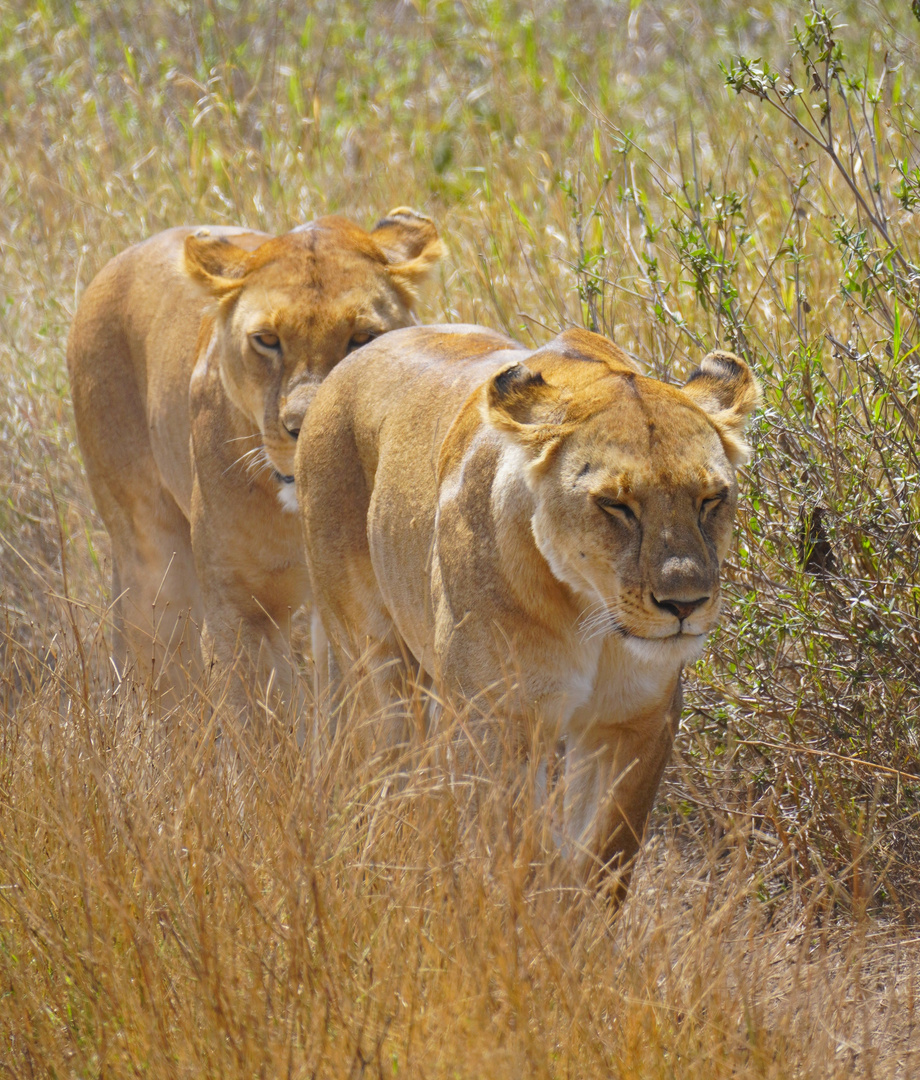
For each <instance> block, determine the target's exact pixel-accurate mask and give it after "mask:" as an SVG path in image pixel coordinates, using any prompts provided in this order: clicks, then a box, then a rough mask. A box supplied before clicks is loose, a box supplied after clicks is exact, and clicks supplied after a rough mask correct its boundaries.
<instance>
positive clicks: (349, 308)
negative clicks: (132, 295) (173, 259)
mask: <svg viewBox="0 0 920 1080" xmlns="http://www.w3.org/2000/svg"><path fill="white" fill-rule="evenodd" d="M441 250H442V246H441V242H440V241H439V240H438V238H437V233H436V232H435V229H434V226H433V225H432V224H431V222H430V221H428V219H427V218H424V217H422V216H421V215H419V214H416V213H415V212H414V211H408V210H397V211H393V212H392V213H391V214H390V215H389V217H387V218H385V219H384V220H383V221H382V222H380V224H379V225H378V226H377V228H376V229H374V230H373V231H372V232H370V233H367V232H365V231H364V230H363V229H360V228H359V227H358V226H356V225H353V224H352V223H351V222H349V221H346V220H344V219H342V218H322V219H320V220H319V221H316V222H313V223H311V224H309V225H305V226H302V227H301V228H299V229H295V230H294V231H293V232H291V233H288V234H286V235H284V236H280V237H276V238H274V239H270V240H267V241H266V242H265V243H264V244H262V245H261V246H260V247H258V248H257V249H256V250H255V251H254V252H251V253H246V252H242V251H241V250H240V249H238V248H236V247H235V246H234V245H233V244H232V243H228V242H227V241H226V240H222V239H219V240H211V239H209V238H204V237H191V238H190V239H189V240H188V241H187V243H186V269H187V271H188V272H189V273H190V274H191V275H192V276H194V277H196V278H197V279H198V280H199V281H201V282H203V283H204V284H205V285H206V286H207V287H209V288H210V289H211V291H212V292H213V293H214V294H215V296H216V297H217V298H218V300H219V303H218V306H217V310H216V315H215V324H214V334H215V344H216V348H217V356H218V359H219V364H220V376H221V381H222V383H223V386H224V389H225V391H226V393H227V396H228V397H229V398H230V400H231V401H232V402H233V404H234V405H235V406H236V407H237V408H238V409H240V410H241V411H242V412H243V413H244V414H245V415H246V416H247V417H248V418H249V419H250V420H251V422H252V423H253V424H254V425H256V426H257V427H258V429H259V431H260V432H261V435H262V440H263V446H264V452H265V456H266V457H267V460H268V461H269V462H270V464H271V466H272V468H273V469H274V470H275V472H276V473H277V474H278V475H279V477H280V478H282V479H284V480H288V479H289V478H290V477H291V475H292V473H293V471H294V451H295V448H296V442H297V436H298V434H299V432H300V427H301V423H302V420H303V417H304V414H305V412H306V410H307V407H308V405H309V404H310V401H311V400H312V398H313V395H314V394H315V392H316V389H317V387H318V385H319V383H320V382H321V381H322V380H323V378H324V377H325V376H326V375H327V374H328V373H329V372H330V371H331V370H332V368H333V367H334V366H335V365H336V364H337V363H338V362H339V361H340V360H342V359H343V358H344V357H345V356H346V355H347V354H348V353H350V352H352V351H353V350H355V349H358V348H360V347H361V346H362V345H365V344H366V343H367V342H368V341H371V340H373V339H374V338H375V337H379V336H380V335H381V334H383V333H386V332H387V331H388V330H394V329H396V328H398V327H402V326H408V325H409V324H410V323H412V322H413V321H414V317H413V313H412V308H413V303H414V301H415V295H416V294H415V286H416V284H417V282H418V281H419V280H420V279H421V278H422V277H424V276H425V275H426V274H427V273H428V271H429V269H430V268H431V267H432V266H433V264H434V262H435V261H436V260H437V258H438V257H439V256H440V254H441Z"/></svg>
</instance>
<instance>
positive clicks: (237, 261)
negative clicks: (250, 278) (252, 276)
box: [182, 230, 249, 296]
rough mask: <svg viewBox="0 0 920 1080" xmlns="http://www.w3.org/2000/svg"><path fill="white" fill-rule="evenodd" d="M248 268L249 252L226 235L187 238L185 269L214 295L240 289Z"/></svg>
mask: <svg viewBox="0 0 920 1080" xmlns="http://www.w3.org/2000/svg"><path fill="white" fill-rule="evenodd" d="M248 265H249V252H248V251H246V250H244V249H243V248H242V247H238V246H237V245H236V244H234V243H233V241H232V240H230V239H228V238H227V237H225V236H211V235H210V234H209V233H208V232H207V231H206V230H203V231H202V232H198V233H195V234H194V235H193V236H188V237H186V239H185V252H184V256H183V260H182V269H183V270H184V271H185V273H186V274H188V276H189V277H190V278H192V279H194V280H195V281H197V282H198V283H199V284H200V285H204V286H205V288H207V289H209V290H210V291H211V292H212V293H213V294H214V295H215V296H226V295H227V294H228V293H231V292H234V291H235V290H237V289H239V287H240V286H241V285H242V283H243V278H245V276H246V269H247V267H248Z"/></svg>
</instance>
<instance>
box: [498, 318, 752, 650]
mask: <svg viewBox="0 0 920 1080" xmlns="http://www.w3.org/2000/svg"><path fill="white" fill-rule="evenodd" d="M564 339H566V340H567V341H568V343H569V344H570V345H572V346H573V348H574V349H575V350H577V351H580V352H582V353H583V355H582V356H581V357H578V356H577V355H573V350H572V349H566V350H565V352H564V355H565V357H566V359H567V360H568V361H569V363H568V364H567V365H566V368H565V375H566V377H565V380H564V381H563V380H562V379H561V378H559V379H558V381H557V383H556V384H554V374H557V373H558V372H557V371H554V368H556V369H558V367H559V365H558V358H559V350H558V346H557V343H558V342H559V341H561V340H564ZM554 347H555V349H556V354H557V355H556V357H554ZM578 358H580V359H584V360H585V361H586V363H585V364H584V366H583V368H582V366H581V365H578V370H579V371H580V372H581V375H580V376H579V378H578V380H577V383H576V384H574V385H573V382H572V365H571V362H570V361H571V360H572V359H578ZM554 360H555V361H556V362H555V363H554ZM758 400H759V388H758V386H757V383H756V381H755V380H754V378H753V376H752V374H751V372H750V370H749V368H748V367H747V365H746V364H745V363H744V362H743V361H741V360H739V359H738V358H737V357H736V356H733V355H731V354H730V353H725V352H715V353H711V354H710V355H709V356H707V357H706V358H705V359H704V360H703V363H702V365H701V366H700V368H699V369H698V370H697V371H695V372H694V373H693V374H692V375H691V376H690V378H689V379H688V380H687V382H686V384H685V385H684V386H683V387H682V388H678V387H675V386H670V385H667V384H665V383H662V382H659V381H658V380H656V379H650V378H646V377H644V376H642V375H641V374H639V373H638V372H637V371H636V370H635V369H633V368H632V366H631V362H630V361H628V360H627V358H626V357H625V356H624V355H623V354H622V353H620V352H619V350H614V349H613V347H612V346H610V345H609V343H607V342H605V341H604V339H602V338H598V337H596V336H595V335H588V334H586V333H584V332H580V331H570V332H569V333H568V334H566V335H563V336H562V338H561V339H557V342H556V343H553V344H552V345H550V346H547V348H546V349H544V350H540V351H539V352H537V353H535V354H533V356H532V357H531V358H530V360H529V367H525V366H524V365H523V364H515V365H512V366H509V367H507V368H505V369H504V370H503V371H501V372H499V373H498V374H497V375H496V376H495V377H494V378H492V380H491V381H490V382H489V383H488V384H487V386H486V391H485V402H484V413H485V416H486V418H487V419H488V421H489V422H490V423H491V424H492V425H493V426H494V427H496V428H498V429H499V430H500V431H501V432H503V433H504V435H505V437H506V438H508V439H510V440H511V441H512V443H513V444H514V445H515V446H516V447H517V448H518V451H519V453H520V456H521V463H522V465H523V468H524V472H525V475H526V478H527V484H528V487H529V488H530V490H531V492H532V494H533V497H534V506H535V509H534V514H533V517H532V528H533V533H534V537H535V539H536V542H537V545H538V547H539V549H540V551H541V553H542V554H543V557H544V558H545V559H546V560H547V562H548V563H549V566H550V568H551V569H552V571H553V573H554V575H555V576H556V577H557V578H558V579H560V580H561V581H564V582H565V583H566V584H567V585H568V586H569V587H570V588H571V589H573V590H574V591H575V592H576V594H578V595H579V596H580V597H581V598H582V600H583V601H584V604H585V608H584V614H583V616H582V625H581V631H582V634H583V636H584V637H586V638H589V637H594V636H600V635H609V634H617V635H619V636H621V637H622V638H623V640H624V641H625V642H626V643H627V644H628V645H629V646H630V647H632V648H633V650H634V651H635V652H637V653H638V654H639V655H642V656H644V657H646V658H648V657H654V656H660V657H661V659H662V660H666V659H670V660H674V659H677V660H678V661H679V662H682V663H686V662H688V661H690V660H691V659H693V658H694V657H695V656H696V655H698V652H699V649H700V648H701V646H702V644H703V641H704V637H705V635H706V634H707V633H708V632H709V631H710V630H711V629H712V628H713V627H714V625H715V623H716V620H717V617H718V611H719V567H720V564H721V562H722V560H723V559H724V557H725V555H726V552H727V550H728V546H729V542H730V538H731V528H732V519H733V517H734V512H735V503H736V498H737V485H736V481H735V468H736V466H737V465H738V464H740V463H741V462H743V461H744V460H745V459H746V457H747V455H748V452H749V451H748V447H747V446H746V444H745V442H744V440H743V429H744V425H745V421H746V418H747V416H748V414H749V413H750V412H751V411H752V410H753V409H754V407H755V406H756V404H757V402H758Z"/></svg>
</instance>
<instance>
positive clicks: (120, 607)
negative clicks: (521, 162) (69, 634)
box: [67, 209, 442, 702]
mask: <svg viewBox="0 0 920 1080" xmlns="http://www.w3.org/2000/svg"><path fill="white" fill-rule="evenodd" d="M441 251H442V245H441V242H440V240H439V239H438V237H437V233H436V231H435V228H434V226H433V225H432V224H431V222H430V221H429V220H428V219H427V218H425V217H423V216H422V215H420V214H416V213H415V212H414V211H411V210H406V209H399V210H394V211H393V212H392V213H391V214H390V215H389V216H388V217H387V218H385V219H384V220H383V221H381V222H380V223H379V224H378V226H377V227H376V229H374V230H373V231H371V232H365V231H364V230H363V229H361V228H359V227H358V226H357V225H354V224H352V223H351V222H350V221H346V220H345V219H343V218H337V217H326V218H321V219H319V220H318V221H315V222H313V223H311V224H309V225H306V226H303V227H301V228H299V229H295V230H294V231H293V232H291V233H287V234H286V235H283V236H278V237H272V236H269V235H266V234H264V233H254V232H246V231H245V230H243V229H237V228H227V227H221V228H212V229H200V230H199V229H194V228H178V229H170V230H169V231H167V232H164V233H161V234H160V235H158V236H155V237H153V238H152V239H150V240H147V241H145V242H144V243H141V244H137V245H136V246H135V247H132V248H129V249H128V250H127V251H125V252H123V253H122V254H121V255H118V256H117V257H116V258H114V259H112V261H111V262H109V263H108V264H107V265H106V266H105V267H104V268H103V269H102V271H101V272H100V273H99V274H98V276H97V277H96V278H95V279H94V280H93V282H92V283H91V284H90V286H89V287H88V288H87V290H86V292H85V293H84V295H83V298H82V300H81V303H80V306H79V309H78V311H77V315H76V318H75V319H74V323H73V327H72V329H71V333H70V340H69V344H68V352H67V362H68V367H69V370H70V378H71V387H72V392H73V403H74V412H75V415H76V422H77V432H78V436H79V441H80V447H81V450H82V452H83V458H84V462H85V464H86V470H87V474H88V476H89V482H90V486H91V488H92V490H93V494H94V496H95V499H96V503H97V505H98V507H99V512H100V513H101V515H102V518H103V521H104V522H105V525H106V528H107V529H108V531H109V533H110V535H111V538H112V554H113V561H114V575H113V576H114V593H115V601H114V607H115V615H116V624H117V635H116V636H117V642H116V661H117V663H118V664H119V666H123V665H124V663H125V661H126V659H127V657H128V655H130V656H131V657H132V658H133V660H134V661H135V662H136V663H137V665H138V666H139V668H140V670H141V672H142V673H144V674H146V676H147V677H148V678H149V679H150V681H151V685H152V686H153V687H154V688H155V689H156V690H158V691H159V692H160V693H161V694H164V695H165V698H166V700H167V702H168V701H174V700H175V699H176V696H177V695H178V694H181V693H182V692H184V690H185V689H186V688H187V685H188V677H189V676H191V677H192V678H195V677H196V676H197V673H198V672H199V668H200V659H201V653H200V651H199V646H198V628H199V627H200V629H201V634H202V635H203V638H204V642H205V656H206V657H207V658H208V659H209V661H212V662H213V661H214V660H216V661H218V662H219V663H220V664H221V665H225V664H230V663H231V662H233V661H234V660H235V658H236V657H237V654H242V655H244V656H245V657H246V658H247V662H246V663H244V664H243V665H242V666H241V667H240V669H239V670H240V673H241V680H240V682H239V683H238V685H237V687H236V691H235V694H236V696H237V697H239V698H242V697H245V696H253V697H257V696H259V695H261V694H262V693H263V692H264V690H265V689H266V687H267V686H268V684H269V683H271V684H272V685H274V686H275V687H276V688H278V689H281V690H282V691H286V689H287V688H288V686H289V684H290V676H291V667H290V663H289V662H288V655H287V651H288V639H289V627H290V618H291V613H292V612H293V611H294V610H296V609H297V608H298V607H299V606H300V605H301V604H302V603H304V602H305V601H306V600H307V598H308V579H307V573H306V568H305V566H304V563H303V554H302V546H301V536H300V520H299V515H298V514H297V513H296V512H293V513H292V512H287V511H286V510H285V505H284V504H285V503H286V504H287V507H288V510H295V511H296V505H295V503H294V488H293V484H292V483H291V482H290V481H289V482H288V483H285V482H284V479H283V478H284V477H290V474H291V473H292V472H293V467H294V449H295V445H296V441H297V433H298V431H299V429H300V426H301V422H302V419H303V414H304V411H305V409H306V407H307V404H308V402H309V401H310V399H311V398H312V396H313V394H314V393H315V392H316V388H317V386H318V384H319V383H320V382H321V380H322V379H323V378H324V377H325V376H326V375H327V374H328V373H329V371H331V370H332V368H333V367H334V366H335V365H336V364H337V363H338V362H339V361H340V360H341V359H342V358H343V357H344V356H345V355H346V353H348V352H349V351H351V350H352V349H353V348H356V347H358V345H359V344H361V343H362V342H364V341H365V340H366V338H367V335H371V336H377V335H380V334H382V333H384V332H385V331H389V330H393V329H395V328H397V327H402V326H407V325H408V324H410V323H411V322H413V321H414V318H413V314H412V307H413V302H414V298H415V288H416V285H417V284H418V283H419V282H420V281H421V280H422V279H423V278H424V277H425V275H426V274H427V273H428V272H429V270H430V269H431V268H432V266H433V264H434V263H435V261H436V260H437V259H438V258H439V257H440V254H441ZM189 622H190V623H191V625H189ZM254 668H256V669H257V671H258V679H254V678H253V676H254V675H255V674H256V671H255V670H254Z"/></svg>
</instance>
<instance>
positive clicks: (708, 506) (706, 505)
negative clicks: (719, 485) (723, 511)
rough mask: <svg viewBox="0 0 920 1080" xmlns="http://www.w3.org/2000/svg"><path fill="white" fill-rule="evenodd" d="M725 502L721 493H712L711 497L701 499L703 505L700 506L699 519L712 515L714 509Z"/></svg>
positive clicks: (703, 519) (702, 519)
mask: <svg viewBox="0 0 920 1080" xmlns="http://www.w3.org/2000/svg"><path fill="white" fill-rule="evenodd" d="M723 502H725V496H724V495H723V494H719V495H714V496H713V497H712V498H711V499H703V505H702V506H701V507H700V521H706V519H707V518H709V517H711V516H712V513H713V511H714V510H716V509H717V508H718V507H720V506H721V505H722V503H723Z"/></svg>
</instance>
